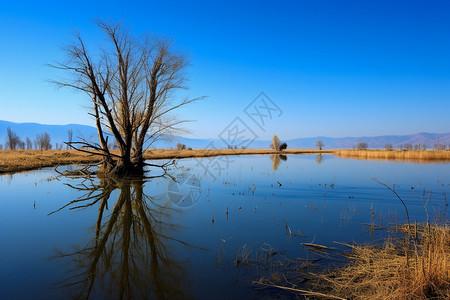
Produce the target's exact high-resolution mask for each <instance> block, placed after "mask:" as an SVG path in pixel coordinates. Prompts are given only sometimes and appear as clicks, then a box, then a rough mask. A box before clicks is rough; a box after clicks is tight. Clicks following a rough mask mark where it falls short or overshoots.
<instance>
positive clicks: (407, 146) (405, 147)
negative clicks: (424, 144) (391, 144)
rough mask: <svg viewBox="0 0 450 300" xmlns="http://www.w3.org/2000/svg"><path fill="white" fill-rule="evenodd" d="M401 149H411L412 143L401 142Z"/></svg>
mask: <svg viewBox="0 0 450 300" xmlns="http://www.w3.org/2000/svg"><path fill="white" fill-rule="evenodd" d="M403 149H405V150H412V149H413V145H412V144H409V143H406V144H403Z"/></svg>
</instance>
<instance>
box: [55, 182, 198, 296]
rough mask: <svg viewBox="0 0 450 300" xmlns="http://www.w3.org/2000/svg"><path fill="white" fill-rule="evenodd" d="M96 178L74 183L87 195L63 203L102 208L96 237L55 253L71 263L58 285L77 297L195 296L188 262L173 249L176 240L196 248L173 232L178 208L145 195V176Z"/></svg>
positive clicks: (160, 199) (97, 221)
mask: <svg viewBox="0 0 450 300" xmlns="http://www.w3.org/2000/svg"><path fill="white" fill-rule="evenodd" d="M94 182H95V181H94V180H91V181H90V183H89V184H86V183H82V184H80V185H77V186H73V185H70V186H71V187H72V188H74V189H76V190H78V191H80V192H81V193H83V196H82V197H79V198H78V199H76V200H74V201H71V202H70V203H68V204H67V205H65V206H63V207H62V208H61V209H63V208H67V209H85V208H88V207H92V208H93V207H98V212H97V220H96V223H95V236H94V238H93V239H92V240H90V241H89V242H88V244H87V245H86V246H85V247H82V248H80V249H77V250H75V251H73V252H71V253H63V252H61V251H57V255H56V256H55V257H54V258H53V259H56V260H58V261H59V262H60V263H63V264H68V265H69V266H70V268H69V269H70V271H69V272H68V273H67V274H66V277H65V278H64V279H63V280H62V281H60V282H58V283H57V284H56V286H57V287H59V288H65V289H69V291H70V293H71V295H72V296H73V297H74V298H77V299H78V298H81V299H88V298H89V297H91V298H98V297H101V298H112V299H133V298H138V299H147V298H157V299H180V298H183V299H185V298H191V295H190V294H191V293H190V291H189V288H188V286H189V282H188V278H189V276H187V274H186V273H187V272H186V264H187V262H185V261H184V262H183V261H177V260H176V259H175V255H174V254H173V253H172V251H173V247H174V245H175V244H178V246H179V245H180V244H181V245H182V246H185V247H193V246H192V245H189V244H187V243H185V242H183V241H180V240H177V239H175V238H172V237H171V236H170V233H173V232H174V231H175V230H177V229H178V228H177V227H176V226H175V225H173V224H171V223H170V222H169V221H168V220H170V218H171V217H172V215H173V214H175V213H179V212H178V211H177V210H176V209H173V208H171V207H170V206H169V205H167V202H166V204H163V202H164V201H162V200H163V199H162V198H161V197H150V196H147V195H146V194H145V193H144V179H134V180H127V181H117V180H106V179H100V180H99V183H97V184H96V183H94ZM117 194H118V196H117ZM115 199H117V201H115ZM114 201H115V202H114ZM109 206H112V207H111V208H109ZM61 209H59V210H61ZM59 210H58V211H59ZM55 212H57V211H55ZM171 250H172V251H171Z"/></svg>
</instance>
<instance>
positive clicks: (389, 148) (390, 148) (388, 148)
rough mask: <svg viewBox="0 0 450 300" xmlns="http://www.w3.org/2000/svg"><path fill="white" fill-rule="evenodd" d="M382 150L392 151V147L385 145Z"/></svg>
mask: <svg viewBox="0 0 450 300" xmlns="http://www.w3.org/2000/svg"><path fill="white" fill-rule="evenodd" d="M384 149H386V150H392V149H393V146H392V144H386V145H384Z"/></svg>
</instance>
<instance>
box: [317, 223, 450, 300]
mask: <svg viewBox="0 0 450 300" xmlns="http://www.w3.org/2000/svg"><path fill="white" fill-rule="evenodd" d="M351 247H352V252H351V253H350V254H349V258H350V259H351V263H349V264H348V265H347V266H345V267H343V268H338V269H334V270H331V271H329V272H328V273H326V274H321V275H317V277H316V280H313V284H312V288H313V290H321V291H323V290H325V291H326V292H327V293H328V294H332V295H334V296H337V297H344V298H350V299H449V298H450V228H449V227H448V226H447V225H444V226H438V225H431V226H430V225H425V226H421V228H420V229H419V234H418V238H417V239H416V240H413V241H411V240H410V239H409V235H408V237H407V236H406V235H405V237H404V238H402V239H401V240H386V241H385V242H384V244H383V245H381V246H361V245H357V246H355V245H352V246H351ZM408 257H409V259H408Z"/></svg>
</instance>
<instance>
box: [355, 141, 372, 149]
mask: <svg viewBox="0 0 450 300" xmlns="http://www.w3.org/2000/svg"><path fill="white" fill-rule="evenodd" d="M356 148H357V149H358V150H367V148H369V145H367V143H366V142H359V143H357V144H356Z"/></svg>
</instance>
